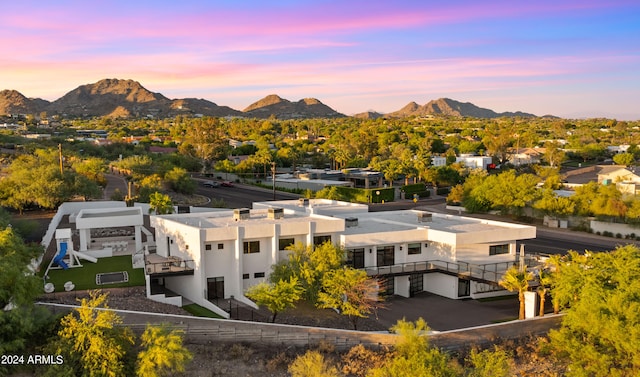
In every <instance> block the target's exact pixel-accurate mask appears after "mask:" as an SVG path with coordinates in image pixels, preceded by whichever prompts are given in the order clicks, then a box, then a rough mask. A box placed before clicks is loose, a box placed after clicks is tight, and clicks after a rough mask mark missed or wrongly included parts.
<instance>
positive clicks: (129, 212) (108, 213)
mask: <svg viewBox="0 0 640 377" xmlns="http://www.w3.org/2000/svg"><path fill="white" fill-rule="evenodd" d="M140 214H142V210H141V209H140V208H125V209H119V208H113V209H108V210H95V211H94V210H86V209H84V210H82V211H80V214H79V215H78V216H79V217H80V218H84V219H90V218H98V217H116V216H135V215H140Z"/></svg>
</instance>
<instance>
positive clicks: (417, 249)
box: [407, 242, 422, 255]
mask: <svg viewBox="0 0 640 377" xmlns="http://www.w3.org/2000/svg"><path fill="white" fill-rule="evenodd" d="M421 253H422V245H421V244H420V243H419V242H418V243H410V244H408V245H407V254H409V255H415V254H421Z"/></svg>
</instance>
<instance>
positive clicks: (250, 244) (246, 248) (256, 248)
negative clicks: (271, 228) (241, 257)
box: [242, 241, 260, 254]
mask: <svg viewBox="0 0 640 377" xmlns="http://www.w3.org/2000/svg"><path fill="white" fill-rule="evenodd" d="M242 252H243V253H244V254H254V253H259V252H260V241H244V243H243V244H242Z"/></svg>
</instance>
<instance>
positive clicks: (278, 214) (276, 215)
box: [267, 207, 284, 220]
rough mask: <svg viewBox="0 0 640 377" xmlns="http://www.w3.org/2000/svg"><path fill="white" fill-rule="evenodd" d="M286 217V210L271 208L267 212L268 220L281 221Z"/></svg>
mask: <svg viewBox="0 0 640 377" xmlns="http://www.w3.org/2000/svg"><path fill="white" fill-rule="evenodd" d="M283 217H284V209H282V208H278V207H271V208H269V211H268V212H267V218H268V219H276V220H277V219H281V218H283Z"/></svg>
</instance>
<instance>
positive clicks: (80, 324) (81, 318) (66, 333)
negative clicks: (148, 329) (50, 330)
mask: <svg viewBox="0 0 640 377" xmlns="http://www.w3.org/2000/svg"><path fill="white" fill-rule="evenodd" d="M105 309H108V305H107V295H106V294H101V293H99V292H96V291H94V292H91V294H90V297H89V298H88V299H86V298H85V299H82V302H81V304H80V307H79V308H77V309H76V310H75V311H74V312H72V313H69V314H67V315H66V316H64V317H63V318H62V319H61V320H60V327H61V328H60V331H59V332H58V336H59V340H58V342H57V346H58V349H57V353H58V354H60V355H64V356H65V363H66V362H69V364H70V365H74V364H75V363H74V361H75V360H77V361H78V363H77V364H76V365H77V366H78V367H79V370H78V371H77V372H78V373H79V374H83V375H90V376H109V377H118V376H123V375H126V372H125V360H124V359H125V355H126V353H127V351H128V350H129V349H130V347H131V346H132V345H133V343H134V336H133V334H132V332H131V330H129V329H127V328H123V327H119V325H120V324H122V319H121V318H120V317H119V316H118V315H117V314H116V313H115V312H114V311H111V310H105Z"/></svg>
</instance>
